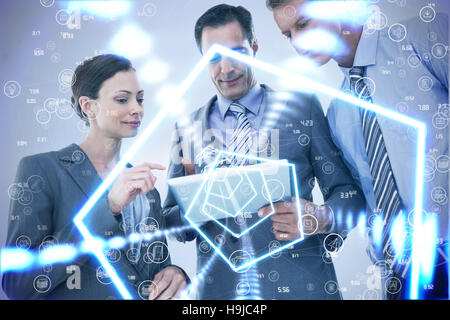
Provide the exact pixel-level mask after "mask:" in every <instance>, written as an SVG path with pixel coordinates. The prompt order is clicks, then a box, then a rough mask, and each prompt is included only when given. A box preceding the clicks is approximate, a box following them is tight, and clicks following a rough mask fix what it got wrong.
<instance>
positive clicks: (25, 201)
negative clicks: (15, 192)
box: [18, 189, 33, 206]
mask: <svg viewBox="0 0 450 320" xmlns="http://www.w3.org/2000/svg"><path fill="white" fill-rule="evenodd" d="M18 201H19V203H20V204H21V205H23V206H27V205H29V204H30V203H31V202H33V193H32V192H31V190H30V189H23V192H22V193H21V195H20V198H19V200H18Z"/></svg>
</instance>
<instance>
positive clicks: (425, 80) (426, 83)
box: [417, 76, 433, 92]
mask: <svg viewBox="0 0 450 320" xmlns="http://www.w3.org/2000/svg"><path fill="white" fill-rule="evenodd" d="M417 84H418V86H419V89H420V90H422V91H425V92H427V91H430V90H431V88H432V87H433V79H431V78H430V77H429V76H423V77H420V79H419V81H418V82H417Z"/></svg>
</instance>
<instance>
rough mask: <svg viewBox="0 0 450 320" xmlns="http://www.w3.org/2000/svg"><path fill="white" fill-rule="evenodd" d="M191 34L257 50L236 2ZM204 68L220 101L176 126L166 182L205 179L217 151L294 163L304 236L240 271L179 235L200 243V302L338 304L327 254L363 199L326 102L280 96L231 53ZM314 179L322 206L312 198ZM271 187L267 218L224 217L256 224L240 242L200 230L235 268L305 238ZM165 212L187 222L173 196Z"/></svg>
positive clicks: (210, 225) (210, 226)
mask: <svg viewBox="0 0 450 320" xmlns="http://www.w3.org/2000/svg"><path fill="white" fill-rule="evenodd" d="M195 38H196V40H197V45H198V48H199V49H200V52H202V53H205V52H207V51H208V49H209V48H211V47H212V46H213V45H214V44H220V45H222V46H225V47H227V48H230V49H232V50H234V51H237V52H239V53H241V54H244V55H249V56H254V55H256V53H257V51H258V42H257V41H256V39H255V36H254V32H253V24H252V18H251V15H250V13H249V12H248V11H247V10H246V9H245V8H243V7H240V6H239V7H234V6H229V5H218V6H215V7H213V8H211V9H209V10H208V11H207V12H205V13H204V14H203V15H202V16H201V17H200V18H199V19H198V21H197V24H196V27H195ZM208 68H209V74H210V77H211V80H212V82H213V84H214V87H215V90H216V92H217V95H215V96H214V97H212V98H211V99H210V100H209V102H208V103H207V104H206V105H205V106H203V107H201V108H200V109H198V110H196V111H195V112H193V113H192V114H190V115H189V116H187V117H186V119H184V120H181V121H178V122H177V124H176V130H175V133H176V134H175V137H176V141H175V142H174V145H173V148H172V152H171V154H172V155H174V156H173V157H172V159H171V163H170V165H169V170H168V176H169V178H174V177H179V176H183V175H190V174H198V173H201V172H202V170H203V169H204V168H205V165H207V164H208V161H209V160H210V159H214V156H213V155H214V154H217V152H215V151H214V150H227V151H231V152H233V153H234V154H238V155H240V156H233V157H231V158H227V159H224V160H223V163H222V164H223V165H229V166H245V165H250V163H248V161H247V160H245V159H247V158H245V157H242V156H245V155H256V156H259V157H266V158H267V157H270V158H271V159H276V160H281V159H286V160H288V161H289V162H291V163H293V164H295V174H296V178H297V180H298V181H299V193H300V198H301V199H300V203H301V208H300V210H301V212H302V217H303V223H304V226H305V228H304V232H305V233H306V234H307V236H306V238H305V239H304V240H303V241H301V242H299V243H297V244H295V245H293V246H291V247H290V248H286V250H284V251H280V252H276V254H272V255H269V256H267V258H266V259H264V260H261V261H259V262H258V263H257V264H254V265H253V266H252V267H251V268H249V269H248V270H243V272H241V273H236V272H234V271H233V270H232V269H231V268H230V267H229V265H228V264H227V263H225V262H224V261H223V260H222V259H221V258H216V259H215V260H214V255H215V252H214V250H212V249H211V248H208V245H207V244H206V245H205V241H204V238H203V236H200V235H198V234H196V233H193V232H182V233H180V234H178V235H177V238H178V240H179V241H183V242H184V241H191V240H194V239H196V240H197V243H198V250H197V251H198V252H197V261H198V264H197V265H198V273H200V274H206V280H205V281H203V282H202V283H201V284H200V288H199V291H200V298H202V299H235V298H236V299H260V298H263V299H325V300H329V299H341V294H340V290H339V285H338V283H337V279H336V274H335V271H334V267H333V263H332V260H331V257H330V255H331V254H335V253H336V251H338V250H340V248H342V243H343V239H344V238H345V237H346V234H347V233H348V231H350V230H351V228H352V227H353V226H354V225H355V224H356V218H355V216H356V215H357V214H358V213H359V212H361V211H362V210H363V209H364V207H365V201H364V197H363V196H362V191H361V190H360V189H359V188H358V187H357V186H356V185H355V183H354V182H353V179H352V177H351V175H350V172H349V171H348V169H347V167H346V166H345V164H344V163H343V161H342V159H341V156H340V152H339V150H338V149H337V148H336V146H335V145H334V143H333V142H332V140H331V136H330V132H329V129H328V125H327V123H326V119H325V116H324V114H323V111H322V109H321V106H320V103H319V102H318V100H317V98H316V97H315V96H314V95H312V94H304V93H299V92H295V93H294V92H289V93H288V92H276V91H274V90H271V89H270V88H269V87H268V86H266V85H262V84H259V83H258V82H257V81H256V79H255V74H254V70H253V69H252V67H250V66H248V65H246V64H244V63H242V62H239V61H237V60H236V59H231V58H230V57H227V56H222V55H219V54H217V55H215V56H214V57H213V58H212V59H211V61H210V63H209V67H208ZM255 137H256V138H255ZM261 138H263V139H261ZM261 142H262V143H261ZM316 180H317V181H318V184H319V186H320V188H321V191H322V193H323V196H324V204H323V205H317V204H315V203H314V202H313V201H312V200H313V199H312V189H313V187H314V184H315V181H316ZM268 188H269V191H268V192H270V194H271V200H272V202H274V203H273V207H274V209H275V212H274V213H273V214H272V215H271V216H270V218H268V219H264V220H263V218H264V217H266V216H267V215H269V214H271V212H270V211H271V206H265V207H263V208H260V210H259V212H246V214H244V215H242V216H236V217H235V218H226V219H224V221H222V225H225V226H227V227H228V228H229V229H230V230H231V229H233V228H234V229H235V230H236V229H237V230H239V229H240V231H242V230H248V227H250V226H255V227H254V228H252V229H251V230H250V231H249V232H248V233H246V234H245V235H243V236H242V237H234V236H233V235H231V234H230V233H229V232H226V230H225V229H224V228H222V227H221V226H219V224H218V223H216V221H213V220H210V221H208V222H206V223H204V224H203V225H202V226H201V230H202V232H203V233H204V234H205V235H207V237H208V238H209V239H211V240H212V241H214V242H215V243H216V245H217V246H218V247H220V248H221V254H222V255H224V256H229V260H230V261H231V262H232V263H234V261H242V260H244V261H246V260H245V259H255V260H256V259H258V258H259V257H260V256H262V255H263V254H267V253H269V254H270V252H272V251H274V250H276V249H277V248H280V247H281V246H282V245H284V244H287V243H289V242H292V241H293V240H296V239H298V238H299V237H300V231H299V227H298V225H299V221H298V212H297V211H298V209H299V208H297V206H296V203H297V201H296V199H291V197H290V196H289V197H288V198H287V199H286V197H285V196H284V194H285V191H283V186H282V185H281V184H280V183H279V182H277V180H273V181H271V182H270V183H269V181H268ZM238 190H239V191H238V192H239V193H242V194H243V195H245V194H246V192H247V191H246V190H245V188H243V189H241V188H239V189H238ZM258 192H259V191H258ZM163 214H164V215H165V217H166V224H167V225H168V226H170V227H172V226H180V225H183V224H186V221H185V219H184V216H183V212H181V210H180V207H179V206H178V205H177V202H176V200H175V198H174V197H173V195H172V194H171V192H169V193H168V196H167V199H166V202H165V205H164V211H163ZM261 220H263V221H261ZM342 221H345V222H346V223H342ZM258 222H261V223H258ZM347 222H348V223H347ZM307 228H308V229H307ZM194 281H195V280H194Z"/></svg>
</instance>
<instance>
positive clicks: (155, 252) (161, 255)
mask: <svg viewBox="0 0 450 320" xmlns="http://www.w3.org/2000/svg"><path fill="white" fill-rule="evenodd" d="M147 255H148V258H149V259H150V261H151V262H153V263H157V264H159V263H163V262H164V261H166V260H167V258H169V248H168V247H167V245H166V244H165V243H164V242H161V241H155V242H152V243H151V244H150V245H149V246H148V248H147Z"/></svg>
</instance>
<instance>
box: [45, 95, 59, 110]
mask: <svg viewBox="0 0 450 320" xmlns="http://www.w3.org/2000/svg"><path fill="white" fill-rule="evenodd" d="M44 109H45V110H46V111H47V112H49V113H55V112H56V109H58V100H56V99H55V98H48V99H47V100H45V101H44Z"/></svg>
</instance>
